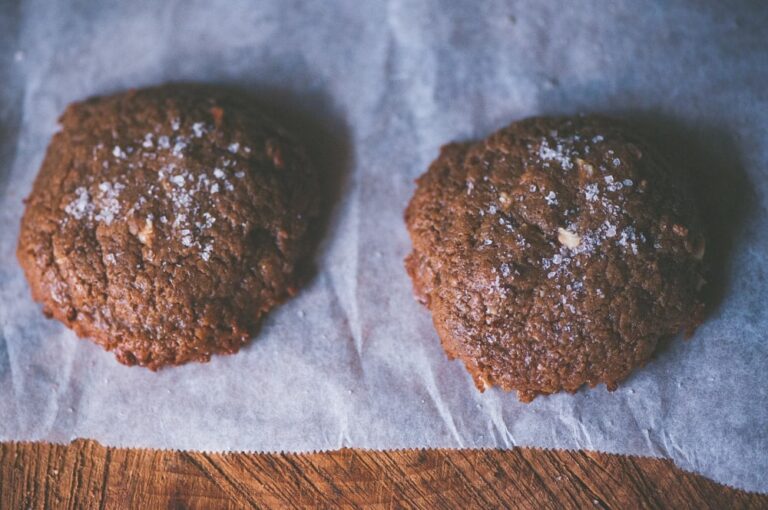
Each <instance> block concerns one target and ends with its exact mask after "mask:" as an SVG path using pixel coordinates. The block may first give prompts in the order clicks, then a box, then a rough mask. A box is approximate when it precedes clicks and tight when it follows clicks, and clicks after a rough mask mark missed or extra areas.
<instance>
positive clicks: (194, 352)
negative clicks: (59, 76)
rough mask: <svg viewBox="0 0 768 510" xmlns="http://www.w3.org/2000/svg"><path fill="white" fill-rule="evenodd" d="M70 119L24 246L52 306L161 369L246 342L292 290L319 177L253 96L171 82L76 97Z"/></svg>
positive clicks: (37, 286) (28, 214)
mask: <svg viewBox="0 0 768 510" xmlns="http://www.w3.org/2000/svg"><path fill="white" fill-rule="evenodd" d="M60 124H61V129H60V131H59V132H58V133H56V134H55V135H54V137H53V139H52V141H51V142H50V145H49V146H48V150H47V153H46V156H45V159H44V161H43V164H42V167H41V169H40V172H39V174H38V176H37V178H36V180H35V183H34V186H33V190H32V192H31V194H30V196H29V197H28V199H27V201H26V203H27V205H26V210H25V213H24V216H23V218H22V225H21V234H20V239H19V245H18V250H17V255H18V259H19V261H20V263H21V266H22V267H23V269H24V272H25V274H26V276H27V279H28V281H29V283H30V287H31V290H32V294H33V297H34V298H35V299H36V300H37V301H40V302H42V303H43V307H44V312H45V313H46V315H48V316H53V317H55V318H56V319H58V320H60V321H61V322H63V323H64V324H66V325H67V326H68V327H70V328H72V329H73V330H74V331H75V332H76V333H77V334H78V335H79V336H82V337H89V338H91V339H93V340H94V341H95V342H97V343H99V344H101V345H102V346H103V347H104V348H106V349H108V350H111V351H114V353H115V355H116V357H117V359H118V360H119V361H120V362H122V363H124V364H128V365H134V364H138V365H142V366H146V367H149V368H151V369H157V368H160V367H162V366H164V365H176V364H181V363H186V362H189V361H207V360H208V359H210V356H211V355H212V354H215V353H233V352H236V351H237V350H238V349H239V348H240V347H241V346H242V345H243V344H244V343H246V342H247V341H248V339H249V338H250V336H251V335H252V334H253V333H254V332H255V329H256V327H257V325H258V322H259V319H260V318H261V317H262V316H263V315H264V314H265V313H266V312H267V311H269V310H270V309H271V308H273V307H274V306H275V305H276V304H278V303H280V302H281V301H283V300H285V299H286V298H288V297H289V296H291V295H292V294H294V293H295V292H296V289H297V285H298V282H297V278H296V276H295V272H296V271H295V270H296V264H297V263H299V261H300V260H301V259H302V258H303V257H304V256H306V255H307V244H308V243H307V239H306V238H307V235H306V234H307V228H308V225H309V222H311V220H312V219H313V217H314V216H315V215H316V209H317V204H316V202H317V186H316V176H315V174H314V172H313V170H312V168H311V166H310V163H309V161H308V159H307V156H306V155H305V153H304V151H303V149H302V148H301V147H300V146H299V145H297V143H296V142H295V141H294V139H293V138H292V137H291V136H290V135H288V134H287V133H286V132H285V131H284V130H283V129H282V128H280V127H279V126H278V125H277V124H275V123H274V122H273V121H272V120H270V119H268V118H267V117H265V116H264V115H263V114H262V113H261V111H260V110H259V109H258V108H257V107H255V106H254V105H253V104H252V103H251V102H250V101H249V100H247V99H245V98H243V97H240V96H239V95H237V94H234V93H228V92H224V91H221V90H217V89H214V88H210V87H196V86H188V85H184V86H182V85H167V86H160V87H153V88H148V89H141V90H137V91H129V92H124V93H119V94H115V95H111V96H105V97H96V98H92V99H88V100H85V101H82V102H77V103H73V104H71V105H70V106H69V107H68V108H67V109H66V111H65V112H64V114H63V115H62V117H61V118H60Z"/></svg>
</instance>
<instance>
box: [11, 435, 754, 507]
mask: <svg viewBox="0 0 768 510" xmlns="http://www.w3.org/2000/svg"><path fill="white" fill-rule="evenodd" d="M244 507H245V508H248V507H261V508H292V507H301V508H307V507H320V508H357V507H374V508H393V507H394V508H425V509H434V508H462V509H464V508H510V507H512V508H532V509H533V508H535V509H542V508H622V509H624V508H697V509H703V508H768V496H761V495H756V494H749V493H745V492H742V491H738V490H735V489H731V488H729V487H725V486H722V485H719V484H717V483H715V482H712V481H709V480H707V479H705V478H703V477H701V476H698V475H693V474H690V473H686V472H684V471H681V470H680V469H678V468H676V467H675V466H674V465H673V464H672V463H671V462H669V461H665V460H658V459H649V458H637V457H622V456H618V455H607V454H600V453H589V452H562V451H561V452H555V451H545V450H533V449H525V448H517V449H514V450H507V451H500V450H454V451H445V450H403V451H390V452H366V451H359V450H348V449H347V450H341V451H336V452H330V453H314V454H306V455H296V454H290V455H288V454H271V455H267V454H207V453H192V452H173V451H156V450H129V449H118V448H105V447H103V446H101V445H99V444H98V443H96V442H94V441H85V440H78V441H75V442H73V443H72V444H70V445H68V446H59V445H49V444H40V443H6V444H0V508H3V509H6V508H9V509H16V508H20V509H21V508H23V509H27V508H72V509H80V508H86V509H90V508H99V509H101V508H120V509H123V508H152V509H154V508H244Z"/></svg>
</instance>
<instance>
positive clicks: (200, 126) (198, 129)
mask: <svg viewBox="0 0 768 510" xmlns="http://www.w3.org/2000/svg"><path fill="white" fill-rule="evenodd" d="M192 131H193V132H194V133H195V137H196V138H200V137H201V136H203V135H204V134H205V124H204V123H203V122H195V123H194V124H192Z"/></svg>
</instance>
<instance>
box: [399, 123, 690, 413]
mask: <svg viewBox="0 0 768 510" xmlns="http://www.w3.org/2000/svg"><path fill="white" fill-rule="evenodd" d="M405 219H406V223H407V226H408V230H409V232H410V235H411V239H412V241H413V252H412V253H411V254H410V255H409V256H408V258H407V259H406V267H407V269H408V273H409V274H410V275H411V278H412V279H413V283H414V287H415V290H416V293H417V295H418V296H419V297H420V299H421V300H422V301H423V302H424V303H425V304H426V306H427V307H428V308H429V309H430V310H431V311H432V316H433V320H434V323H435V327H436V328H437V331H438V334H439V336H440V338H441V340H442V343H443V346H444V348H445V350H446V352H447V353H448V355H449V357H451V358H455V357H458V358H460V359H461V360H462V361H463V362H464V364H465V365H466V367H467V369H468V370H469V372H470V373H471V374H472V376H473V378H474V379H475V383H476V384H477V386H478V388H480V389H481V390H482V389H484V388H486V387H489V386H493V385H497V386H500V387H501V388H503V389H505V390H517V392H518V396H519V398H520V399H521V400H523V401H530V400H532V399H533V398H534V397H535V396H536V395H538V394H547V393H553V392H557V391H560V390H566V391H570V392H574V391H576V390H577V389H578V388H579V387H581V386H582V385H584V384H588V385H590V386H595V385H596V384H599V383H605V384H606V385H607V387H608V389H610V390H613V389H615V388H616V386H617V383H618V382H619V381H621V380H622V379H624V378H626V377H627V376H628V375H629V374H630V373H631V372H632V370H634V369H635V368H636V367H639V366H641V365H643V364H644V363H645V362H646V361H647V360H648V359H649V358H650V357H651V355H652V353H653V352H654V350H655V348H656V346H657V345H658V343H659V340H660V339H663V338H665V337H670V336H672V335H674V334H676V333H678V332H679V331H680V330H682V329H689V330H692V328H694V327H695V326H696V325H697V324H698V323H699V322H700V320H701V319H702V309H703V307H702V305H701V303H700V298H699V290H700V288H701V285H702V284H703V278H702V271H703V270H702V258H703V255H704V248H705V241H704V235H703V229H702V226H701V224H700V222H699V216H698V213H697V209H696V207H695V204H694V201H693V200H692V198H691V193H690V190H689V189H688V188H687V187H686V186H685V183H684V182H683V181H682V180H681V178H680V176H679V174H678V173H675V172H672V171H671V170H670V168H668V167H667V165H666V163H665V162H664V161H663V160H662V159H661V158H660V157H659V156H658V155H657V154H656V153H655V152H654V151H653V150H651V149H650V148H649V147H648V146H647V145H646V143H644V142H643V141H642V140H640V139H638V138H637V137H636V136H635V135H633V134H632V133H630V132H628V131H627V130H626V129H625V128H624V127H623V126H622V125H621V124H620V123H618V122H616V121H613V120H610V119H606V118H603V117H594V116H581V117H572V118H567V117H559V118H543V117H542V118H531V119H527V120H523V121H520V122H516V123H514V124H512V125H510V126H509V127H507V128H505V129H502V130H500V131H498V132H497V133H494V134H493V135H491V136H490V137H488V138H487V139H485V140H483V141H480V142H477V143H453V144H449V145H447V146H445V147H443V149H442V151H441V153H440V156H439V157H438V158H437V160H435V161H434V162H433V163H432V165H431V166H430V168H429V170H428V171H427V172H426V173H425V174H424V175H422V176H421V177H420V178H419V179H418V181H417V189H416V192H415V194H414V196H413V198H412V200H411V202H410V204H409V205H408V208H407V210H406V213H405Z"/></svg>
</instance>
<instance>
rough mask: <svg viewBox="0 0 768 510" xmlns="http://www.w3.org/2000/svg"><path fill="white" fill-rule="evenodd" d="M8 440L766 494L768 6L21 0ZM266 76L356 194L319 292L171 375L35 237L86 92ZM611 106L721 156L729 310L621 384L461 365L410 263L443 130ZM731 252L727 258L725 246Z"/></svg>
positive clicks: (12, 127) (275, 104) (712, 164)
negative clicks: (645, 458) (543, 393)
mask: <svg viewBox="0 0 768 510" xmlns="http://www.w3.org/2000/svg"><path fill="white" fill-rule="evenodd" d="M0 9H1V10H2V13H1V15H0V78H1V80H0V81H1V82H2V87H0V229H1V235H0V391H1V395H2V397H1V398H0V440H48V441H56V442H67V441H69V440H71V439H73V438H76V437H87V438H93V439H96V440H98V441H100V442H101V443H104V444H106V445H117V446H136V447H157V448H184V449H199V450H257V451H274V450H287V451H303V450H323V449H332V448H338V447H341V446H353V447H361V448H404V447H497V446H498V447H510V446H514V445H525V446H537V447H547V448H585V449H590V450H601V451H607V452H617V453H626V454H638V455H653V456H665V457H670V458H672V459H674V461H675V462H676V463H677V464H678V465H679V466H681V467H683V468H685V469H689V470H693V471H697V472H700V473H702V474H704V475H706V476H709V477H712V478H714V479H716V480H718V481H721V482H724V483H728V484H732V485H734V486H737V487H741V488H745V489H751V490H756V491H763V492H768V340H767V338H766V337H767V336H768V312H767V311H766V310H768V306H766V303H768V289H767V288H766V271H768V259H767V258H766V255H767V254H768V215H767V214H766V206H768V167H767V165H768V137H767V136H766V133H768V92H767V91H768V88H767V87H766V83H768V50H767V48H768V31H766V28H765V27H766V26H768V8H766V7H760V6H759V2H755V3H754V5H750V4H749V3H747V2H715V1H710V2H703V1H701V2H699V1H690V2H682V1H662V0H658V1H648V2H631V1H626V2H616V1H608V0H606V1H604V2H592V1H590V2H562V3H559V2H547V1H533V0H532V1H529V2H522V1H519V2H513V1H506V2H505V1H488V2H459V1H455V2H447V1H446V2H438V1H430V0H424V1H404V0H402V1H394V0H392V1H361V0H349V1H323V2H312V1H306V2H297V1H286V0H275V1H261V2H240V1H235V0H206V1H197V2H193V1H190V2H180V1H179V2H176V1H166V2H157V1H154V0H147V1H130V2H128V1H93V2H82V1H74V0H72V1H65V0H62V1H56V2H49V1H47V0H30V1H22V2H14V1H13V0H12V1H10V2H3V3H2V7H0ZM171 80H172V81H204V82H215V83H226V84H230V85H235V86H238V87H242V88H245V89H247V90H250V91H252V92H254V93H255V94H256V95H257V96H261V97H262V98H263V100H264V103H265V104H266V105H268V107H269V108H272V109H273V110H275V111H277V112H278V113H280V114H281V115H284V116H285V118H286V119H287V122H288V123H289V124H290V125H292V126H293V127H294V130H295V131H297V132H298V133H299V135H300V137H302V138H303V139H304V140H305V141H306V143H307V144H308V145H309V146H310V148H311V150H312V152H313V154H314V156H315V157H316V159H317V160H318V163H319V166H320V167H321V168H322V169H323V170H324V172H325V174H324V175H326V178H325V180H326V183H327V187H328V188H333V189H334V190H335V191H334V193H333V194H334V196H335V200H334V202H335V206H334V208H333V211H332V212H331V214H330V215H329V221H328V222H327V223H328V226H327V228H326V230H325V233H324V237H323V239H324V240H323V242H322V244H321V246H320V248H319V250H318V254H317V258H316V266H317V272H316V275H315V277H314V278H313V280H312V281H311V283H310V284H309V285H308V287H307V288H306V289H305V290H304V291H303V292H301V293H300V295H299V296H298V297H297V298H296V299H293V300H292V301H290V302H289V303H287V304H285V305H284V306H282V307H281V308H280V309H279V310H277V311H275V313H272V314H271V315H270V316H269V318H268V320H267V321H266V323H265V324H264V327H263V329H262V331H261V333H260V334H259V335H258V338H257V339H256V340H255V341H254V342H253V343H251V344H250V345H249V346H248V347H247V348H245V349H244V350H243V351H242V352H241V353H239V354H237V355H235V356H225V357H217V358H215V359H214V360H213V361H211V362H210V363H208V364H205V365H198V364H194V365H188V366H184V367H180V368H172V369H166V370H162V371H160V372H158V373H152V372H149V371H147V370H144V369H141V368H128V367H124V366H121V365H119V364H118V363H117V362H116V361H115V360H114V358H113V356H112V354H109V353H106V352H103V351H102V350H101V349H100V348H98V347H95V346H94V345H92V344H91V343H90V342H86V341H81V340H77V339H76V338H75V336H74V335H73V334H72V333H71V332H70V331H68V330H67V329H65V328H64V327H63V326H62V325H60V324H59V323H57V322H54V321H50V320H46V319H45V318H44V317H43V315H42V313H41V310H40V308H39V307H38V306H37V305H35V304H34V303H33V302H32V300H31V298H30V294H29V290H28V288H27V285H26V283H25V281H24V278H23V275H22V272H21V270H20V269H19V267H18V264H17V263H16V259H15V256H14V250H15V246H16V239H17V235H18V224H19V218H20V216H21V214H22V202H21V201H22V198H23V197H25V196H26V195H27V194H28V193H29V191H30V189H31V184H32V180H33V179H34V176H35V174H36V172H37V169H38V167H39V165H40V163H41V160H42V158H43V154H44V150H45V147H46V144H47V143H48V140H49V138H50V136H51V135H52V134H53V133H54V132H55V130H56V129H57V125H56V119H57V116H58V115H59V113H60V112H62V110H63V109H64V107H65V105H66V104H67V103H69V102H70V101H73V100H76V99H81V98H84V97H87V96H90V95H93V94H97V93H105V92H111V91H117V90H121V89H125V88H128V87H136V86H141V85H149V84H156V83H161V82H165V81H171ZM587 111H600V112H607V113H613V114H615V115H619V116H621V117H624V118H627V119H629V120H630V121H633V122H635V123H637V124H638V126H640V128H641V129H644V130H645V131H646V132H647V133H649V134H650V135H651V136H652V137H655V139H656V140H657V141H658V143H660V144H661V145H662V146H663V148H664V149H665V150H667V151H668V153H670V154H672V157H673V158H676V161H677V162H679V163H680V164H686V165H689V166H690V167H692V169H693V170H694V171H696V172H698V175H699V178H698V179H697V180H698V181H699V184H700V185H703V187H704V188H706V189H708V190H709V194H710V198H711V199H712V200H713V204H712V205H711V206H708V213H707V214H708V216H709V218H710V220H711V221H712V222H713V225H714V228H713V231H714V238H715V239H714V240H713V246H714V248H713V249H716V250H719V251H720V252H721V253H722V255H723V262H722V264H721V266H720V269H719V276H716V278H715V279H716V280H717V281H716V282H715V284H716V286H717V288H718V289H719V290H718V295H719V303H718V304H717V306H716V307H715V308H714V311H713V312H712V314H711V316H710V317H709V319H708V320H707V322H706V323H705V324H703V325H702V326H701V327H700V328H699V329H698V330H697V331H696V333H695V335H694V337H693V338H692V340H690V341H687V342H686V341H682V340H680V339H677V340H675V341H674V342H672V343H671V344H670V345H669V346H668V347H667V348H665V349H663V350H662V352H660V353H659V355H658V357H657V359H656V360H655V361H653V362H652V363H650V364H649V365H648V366H647V367H646V368H645V369H643V370H641V371H639V372H637V373H636V375H634V376H632V377H631V378H630V379H629V380H628V381H627V382H626V383H625V384H623V385H622V386H621V387H620V389H619V390H618V391H616V392H614V393H609V392H607V391H606V390H605V388H604V387H599V388H597V389H595V390H592V391H586V390H585V391H581V392H579V393H578V394H576V395H573V396H572V395H567V394H562V395H555V396H550V397H546V398H538V399H536V401H535V402H533V403H532V404H529V405H526V404H521V403H519V402H518V401H517V399H516V397H515V395H514V394H505V393H503V392H500V391H497V390H490V391H487V392H485V393H484V394H480V393H478V392H477V390H475V388H474V387H473V385H472V382H471V380H470V378H469V377H468V375H467V374H466V373H465V371H464V368H463V367H462V366H461V365H460V363H458V362H451V361H448V360H447V359H446V357H445V355H444V354H443V352H442V350H441V347H440V345H439V342H438V339H437V336H436V334H435V332H434V329H433V327H432V324H431V320H430V317H429V315H428V313H427V311H426V310H425V309H423V308H422V307H421V306H420V305H418V304H417V303H416V302H415V301H414V299H413V298H412V294H411V286H410V282H409V280H408V278H407V276H406V274H405V271H404V270H403V264H402V259H403V257H404V256H405V255H406V253H407V252H408V250H409V241H408V238H407V235H406V231H405V228H404V225H403V221H402V211H403V208H404V207H405V204H406V202H407V200H408V198H409V196H410V194H411V193H412V190H413V179H414V178H415V177H416V176H417V175H419V174H420V173H421V172H423V171H424V170H425V169H426V167H427V165H428V164H429V162H430V161H431V160H432V159H433V158H434V157H435V156H436V155H437V152H438V148H439V147H440V145H441V144H443V143H446V142H448V141H451V140H456V139H470V138H477V137H482V136H485V135H487V134H489V133H490V132H492V131H494V130H496V129H498V128H499V127H501V126H503V125H505V124H506V123H509V122H511V121H513V120H515V119H518V118H521V117H524V116H528V115H534V114H541V113H575V112H587ZM718 246H719V248H718Z"/></svg>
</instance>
